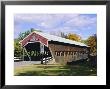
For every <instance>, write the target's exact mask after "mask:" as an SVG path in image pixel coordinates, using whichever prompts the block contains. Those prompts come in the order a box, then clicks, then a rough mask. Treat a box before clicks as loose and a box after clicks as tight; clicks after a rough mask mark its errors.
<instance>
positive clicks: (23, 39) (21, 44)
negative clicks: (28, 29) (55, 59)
mask: <svg viewBox="0 0 110 89" xmlns="http://www.w3.org/2000/svg"><path fill="white" fill-rule="evenodd" d="M33 33H35V34H36V35H39V34H37V33H36V32H35V31H33V32H32V33H30V34H29V35H27V36H26V37H25V38H24V39H23V40H21V41H20V42H19V43H20V44H21V45H22V41H24V40H25V39H26V38H28V37H29V36H31V35H32V34H33ZM40 36H41V35H40ZM41 37H43V36H41ZM43 38H45V37H43ZM45 39H47V38H45ZM35 42H36V41H35ZM40 42H41V41H40ZM41 43H42V42H41ZM27 44H28V42H27V43H26V44H25V45H27ZM43 44H44V43H43ZM25 45H23V46H25ZM44 45H45V44H44ZM45 46H47V47H48V39H47V45H45Z"/></svg>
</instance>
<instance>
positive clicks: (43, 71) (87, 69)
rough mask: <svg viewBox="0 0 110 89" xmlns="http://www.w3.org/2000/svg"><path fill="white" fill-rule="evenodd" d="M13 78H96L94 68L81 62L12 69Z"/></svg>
mask: <svg viewBox="0 0 110 89" xmlns="http://www.w3.org/2000/svg"><path fill="white" fill-rule="evenodd" d="M14 75H15V76H96V75H97V70H96V68H95V67H91V66H89V65H88V62H83V63H79V64H74V65H28V66H23V67H18V68H15V69H14Z"/></svg>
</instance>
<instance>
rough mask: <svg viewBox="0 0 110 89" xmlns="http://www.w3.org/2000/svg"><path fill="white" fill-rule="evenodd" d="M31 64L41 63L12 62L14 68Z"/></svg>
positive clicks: (38, 62)
mask: <svg viewBox="0 0 110 89" xmlns="http://www.w3.org/2000/svg"><path fill="white" fill-rule="evenodd" d="M31 64H41V61H20V62H14V67H20V66H26V65H31Z"/></svg>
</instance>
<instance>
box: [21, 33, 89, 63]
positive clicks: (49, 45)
mask: <svg viewBox="0 0 110 89" xmlns="http://www.w3.org/2000/svg"><path fill="white" fill-rule="evenodd" d="M20 44H21V46H22V47H23V49H24V51H23V60H24V61H40V60H43V59H44V58H45V59H46V58H49V59H50V60H54V61H55V62H57V63H67V62H72V61H76V60H83V59H87V58H88V52H89V51H88V46H87V45H85V44H83V43H80V42H76V41H72V40H69V39H65V38H62V37H58V36H54V35H50V34H47V33H43V32H36V31H34V32H32V33H31V34H29V35H28V36H27V37H25V38H24V39H23V40H21V41H20Z"/></svg>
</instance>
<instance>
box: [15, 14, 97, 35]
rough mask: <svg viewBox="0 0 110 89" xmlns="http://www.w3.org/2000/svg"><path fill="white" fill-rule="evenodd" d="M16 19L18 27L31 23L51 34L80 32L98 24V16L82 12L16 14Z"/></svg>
mask: <svg viewBox="0 0 110 89" xmlns="http://www.w3.org/2000/svg"><path fill="white" fill-rule="evenodd" d="M14 19H15V22H18V23H17V24H15V26H16V27H17V25H18V26H19V25H22V23H30V24H31V25H32V24H34V25H36V27H38V29H41V30H42V31H44V32H48V33H51V34H58V32H59V33H60V32H64V33H65V34H68V33H78V32H80V30H84V31H88V30H91V28H93V27H96V26H97V17H96V16H93V17H91V16H89V15H80V14H15V16H14ZM15 29H16V30H18V29H17V28H15Z"/></svg>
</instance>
